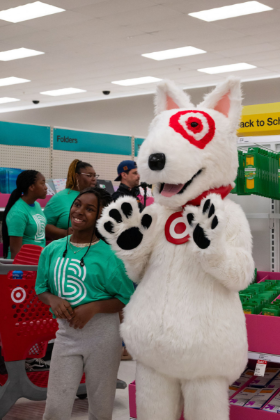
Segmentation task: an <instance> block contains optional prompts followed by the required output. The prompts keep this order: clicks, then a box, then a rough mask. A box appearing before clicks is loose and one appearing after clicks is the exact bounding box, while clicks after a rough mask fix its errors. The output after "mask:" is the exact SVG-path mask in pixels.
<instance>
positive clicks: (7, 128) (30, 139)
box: [0, 121, 50, 148]
mask: <svg viewBox="0 0 280 420" xmlns="http://www.w3.org/2000/svg"><path fill="white" fill-rule="evenodd" d="M0 144H6V145H8V146H29V147H46V148H49V147H50V127H42V126H39V125H28V124H17V123H10V122H4V121H0Z"/></svg>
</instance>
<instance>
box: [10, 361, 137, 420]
mask: <svg viewBox="0 0 280 420" xmlns="http://www.w3.org/2000/svg"><path fill="white" fill-rule="evenodd" d="M135 369H136V363H135V362H132V361H125V362H121V365H120V369H119V374H118V378H120V379H122V380H124V381H125V382H126V383H127V385H128V384H130V382H132V381H134V379H135ZM44 408H45V401H29V400H26V399H25V398H21V399H20V400H18V402H17V403H16V405H15V406H14V407H13V408H12V409H11V410H10V412H9V413H8V414H7V415H6V416H5V417H3V420H31V419H32V420H42V417H43V413H44ZM87 410H88V402H87V400H79V399H78V398H76V400H75V403H74V408H73V413H72V417H71V419H75V420H86V419H87V418H88V417H87ZM113 420H129V404H128V388H126V389H117V391H116V398H115V404H114V411H113Z"/></svg>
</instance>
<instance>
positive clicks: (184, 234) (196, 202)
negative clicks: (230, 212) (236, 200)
mask: <svg viewBox="0 0 280 420" xmlns="http://www.w3.org/2000/svg"><path fill="white" fill-rule="evenodd" d="M231 190H232V186H231V185H227V186H223V187H220V188H214V189H212V190H208V191H204V192H203V193H202V194H200V195H199V196H198V197H196V198H195V199H193V200H191V201H189V202H188V203H186V204H185V205H184V206H182V207H183V209H184V208H185V207H186V206H200V203H201V201H202V200H203V199H204V198H205V197H207V196H208V195H209V194H212V193H214V194H218V195H220V196H221V197H222V199H224V198H225V197H226V196H227V195H228V194H229V193H230V192H231ZM165 237H166V239H167V240H168V242H171V243H172V244H174V245H182V244H184V243H186V242H188V240H189V239H190V235H189V231H188V222H187V219H186V217H184V216H183V210H182V211H178V212H176V213H173V214H171V216H170V217H169V218H168V219H167V222H166V224H165Z"/></svg>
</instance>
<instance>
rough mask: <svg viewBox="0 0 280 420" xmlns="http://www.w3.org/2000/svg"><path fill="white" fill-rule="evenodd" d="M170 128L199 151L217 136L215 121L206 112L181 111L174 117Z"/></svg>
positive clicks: (170, 121)
mask: <svg viewBox="0 0 280 420" xmlns="http://www.w3.org/2000/svg"><path fill="white" fill-rule="evenodd" d="M169 126H170V127H171V128H173V130H174V131H176V133H178V134H181V136H183V137H184V138H185V139H186V140H188V141H189V142H190V143H191V144H193V145H194V146H196V147H198V148H199V149H204V147H205V146H206V145H207V144H208V143H209V142H210V141H211V140H212V139H213V137H214V135H215V121H214V120H213V118H212V117H210V115H209V114H207V113H206V112H204V111H196V110H194V111H179V112H177V113H176V114H174V115H172V117H171V118H170V120H169Z"/></svg>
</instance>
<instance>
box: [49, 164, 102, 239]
mask: <svg viewBox="0 0 280 420" xmlns="http://www.w3.org/2000/svg"><path fill="white" fill-rule="evenodd" d="M97 178H98V175H96V173H95V170H94V169H93V167H92V166H91V164H90V163H86V162H82V161H81V160H79V159H75V160H73V162H72V163H71V164H70V166H69V169H68V175H67V181H66V189H65V190H63V191H60V192H59V193H57V194H55V195H54V196H53V197H52V198H51V199H50V201H49V202H48V204H47V205H46V208H45V216H46V218H47V226H46V236H47V238H48V239H60V238H64V237H65V236H66V235H67V223H68V215H69V210H70V207H71V205H72V203H73V201H74V200H75V198H76V197H77V196H78V195H79V192H80V191H83V190H84V189H85V188H88V187H95V185H96V180H97ZM70 233H71V229H70Z"/></svg>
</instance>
